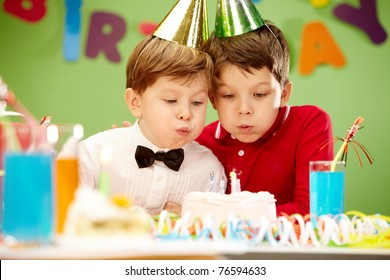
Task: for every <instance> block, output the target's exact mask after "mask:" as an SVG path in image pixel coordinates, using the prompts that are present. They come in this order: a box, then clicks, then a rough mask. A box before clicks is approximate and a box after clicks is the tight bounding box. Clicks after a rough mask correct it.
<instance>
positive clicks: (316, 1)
mask: <svg viewBox="0 0 390 280" xmlns="http://www.w3.org/2000/svg"><path fill="white" fill-rule="evenodd" d="M329 1H330V0H310V3H311V4H312V5H313V7H315V8H324V7H326V6H328V4H329Z"/></svg>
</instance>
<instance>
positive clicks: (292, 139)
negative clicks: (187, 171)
mask: <svg viewBox="0 0 390 280" xmlns="http://www.w3.org/2000/svg"><path fill="white" fill-rule="evenodd" d="M286 108H287V107H284V108H282V109H281V110H280V112H279V114H278V117H277V119H276V120H275V123H274V124H273V126H272V127H271V128H270V130H269V131H268V132H267V133H266V134H265V135H264V136H263V137H261V138H260V139H259V140H257V141H256V142H253V143H242V142H240V141H239V140H237V139H233V138H232V137H231V135H230V134H229V133H228V132H227V131H226V130H224V129H223V127H220V133H219V137H217V135H216V132H217V130H218V129H217V128H218V126H219V121H216V122H213V123H211V124H209V125H208V126H206V127H205V129H204V130H203V132H202V134H201V135H200V136H199V138H198V139H197V141H198V142H199V143H200V144H202V145H204V146H206V147H208V148H209V149H211V150H212V151H213V152H214V154H215V155H216V156H217V157H218V159H219V160H220V161H221V163H222V165H223V166H224V168H225V172H226V176H227V177H228V178H229V173H230V172H231V171H232V170H234V171H235V172H236V173H237V178H238V179H240V183H241V190H243V191H244V190H247V191H251V192H259V191H268V192H270V193H271V194H273V195H274V196H275V198H276V211H277V214H278V215H280V214H281V213H282V212H284V213H286V214H288V215H291V214H294V213H299V214H302V215H305V214H308V213H309V212H310V196H309V161H312V160H331V159H333V135H332V124H331V120H330V117H329V115H328V114H327V113H326V112H325V111H323V110H322V109H320V108H318V107H315V106H309V105H306V106H294V107H291V108H290V111H289V112H288V110H287V109H286ZM324 143H328V145H325V147H324V148H322V149H321V147H322V146H323V145H324ZM228 186H229V187H228V190H227V193H229V192H230V182H229V183H228Z"/></svg>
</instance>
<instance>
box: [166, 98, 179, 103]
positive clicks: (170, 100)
mask: <svg viewBox="0 0 390 280" xmlns="http://www.w3.org/2000/svg"><path fill="white" fill-rule="evenodd" d="M165 102H167V103H169V104H174V103H176V102H177V100H176V99H165Z"/></svg>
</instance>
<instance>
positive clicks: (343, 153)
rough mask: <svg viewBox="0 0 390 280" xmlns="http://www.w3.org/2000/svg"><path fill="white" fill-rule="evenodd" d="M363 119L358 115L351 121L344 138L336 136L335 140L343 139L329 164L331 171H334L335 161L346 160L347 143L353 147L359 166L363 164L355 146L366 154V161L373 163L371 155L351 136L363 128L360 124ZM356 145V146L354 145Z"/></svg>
mask: <svg viewBox="0 0 390 280" xmlns="http://www.w3.org/2000/svg"><path fill="white" fill-rule="evenodd" d="M363 121H364V118H363V117H360V116H359V117H358V118H357V119H356V120H355V122H354V123H353V125H352V126H351V127H350V129H348V130H347V134H346V135H345V137H344V139H343V138H340V137H336V138H335V139H336V141H337V140H341V141H343V144H342V145H341V147H340V149H339V150H338V152H337V154H336V156H335V158H334V159H333V161H332V164H331V171H335V168H336V163H337V162H338V161H345V162H346V161H347V154H348V145H349V144H350V143H351V144H352V147H353V148H354V150H355V152H356V154H357V156H358V159H359V162H360V166H363V165H362V161H361V158H360V156H359V153H358V151H357V148H356V146H358V147H359V148H360V149H361V150H362V151H363V153H364V154H365V155H366V157H367V159H368V161H369V162H370V164H372V163H373V158H372V157H371V155H370V154H369V153H368V151H367V149H366V148H365V147H364V146H363V145H362V144H361V143H359V142H357V141H354V140H353V138H354V137H355V135H356V133H357V132H358V130H359V129H361V128H363V127H362V126H361V124H362V123H363ZM355 145H356V146H355Z"/></svg>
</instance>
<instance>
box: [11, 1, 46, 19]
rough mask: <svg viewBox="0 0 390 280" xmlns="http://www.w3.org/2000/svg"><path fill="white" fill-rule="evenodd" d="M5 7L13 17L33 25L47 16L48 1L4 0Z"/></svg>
mask: <svg viewBox="0 0 390 280" xmlns="http://www.w3.org/2000/svg"><path fill="white" fill-rule="evenodd" d="M3 7H4V10H5V11H7V12H8V13H10V14H11V15H13V16H16V17H18V18H20V19H22V20H25V21H27V22H32V23H36V22H38V21H40V20H42V18H43V17H44V16H45V15H46V0H29V1H25V0H4V3H3Z"/></svg>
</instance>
